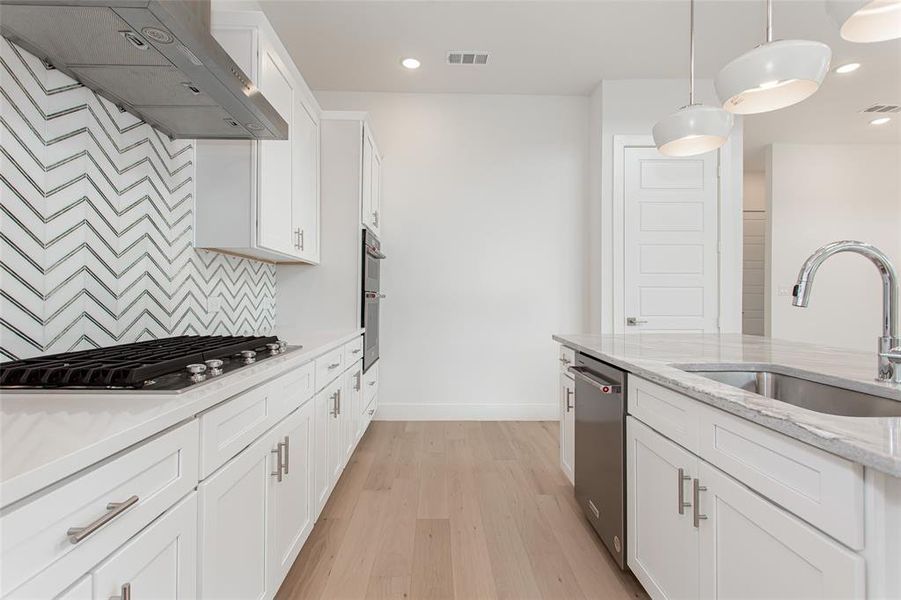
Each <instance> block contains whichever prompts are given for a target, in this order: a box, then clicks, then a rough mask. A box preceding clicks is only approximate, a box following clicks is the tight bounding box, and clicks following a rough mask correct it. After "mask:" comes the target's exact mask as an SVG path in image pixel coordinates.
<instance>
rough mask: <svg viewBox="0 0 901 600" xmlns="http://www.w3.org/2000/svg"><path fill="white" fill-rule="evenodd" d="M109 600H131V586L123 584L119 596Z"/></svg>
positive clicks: (111, 597)
mask: <svg viewBox="0 0 901 600" xmlns="http://www.w3.org/2000/svg"><path fill="white" fill-rule="evenodd" d="M109 600H131V584H130V583H123V584H122V591H121V592H120V594H119V595H118V596H110V598H109Z"/></svg>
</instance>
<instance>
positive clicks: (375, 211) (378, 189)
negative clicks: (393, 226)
mask: <svg viewBox="0 0 901 600" xmlns="http://www.w3.org/2000/svg"><path fill="white" fill-rule="evenodd" d="M370 194H371V201H370V202H371V206H372V209H371V212H372V224H373V228H374V229H375V233H376V235H378V234H380V233H381V228H382V223H381V221H382V157H381V156H380V155H379V152H378V149H376V148H375V147H373V152H372V192H370Z"/></svg>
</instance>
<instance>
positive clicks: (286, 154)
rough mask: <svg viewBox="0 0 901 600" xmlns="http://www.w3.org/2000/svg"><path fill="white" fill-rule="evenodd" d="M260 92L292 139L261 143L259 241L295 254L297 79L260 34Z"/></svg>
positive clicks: (258, 209)
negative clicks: (292, 210) (280, 119)
mask: <svg viewBox="0 0 901 600" xmlns="http://www.w3.org/2000/svg"><path fill="white" fill-rule="evenodd" d="M258 85H259V88H260V91H261V92H262V93H263V95H265V96H266V99H267V100H269V102H270V103H271V104H272V106H273V107H274V108H275V110H277V111H278V113H279V114H280V115H281V116H282V118H284V119H285V121H287V122H288V130H289V133H288V135H289V139H287V140H265V141H261V142H259V165H260V166H259V171H258V175H257V186H258V189H259V198H258V200H257V222H258V227H259V230H258V236H259V238H258V243H259V245H260V246H263V247H264V248H268V249H270V250H274V251H276V252H283V253H285V254H293V253H294V252H295V251H296V248H295V240H294V234H293V231H292V230H291V225H292V220H291V209H292V188H293V185H294V184H293V179H292V176H293V164H294V159H293V156H292V137H291V136H294V122H293V121H294V119H293V115H294V101H295V89H294V80H293V79H292V77H291V74H290V72H289V71H288V69H287V67H286V66H285V64H284V63H283V62H282V60H281V58H280V57H279V56H278V54H276V52H275V49H274V48H273V47H272V45H271V44H270V43H269V41H268V40H267V39H266V37H265V36H263V35H261V36H260V81H259V83H258Z"/></svg>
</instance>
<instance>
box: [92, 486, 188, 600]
mask: <svg viewBox="0 0 901 600" xmlns="http://www.w3.org/2000/svg"><path fill="white" fill-rule="evenodd" d="M93 575H94V598H95V600H107V599H108V598H112V597H114V596H119V597H126V594H124V593H123V590H124V587H125V586H128V587H129V589H130V592H131V594H133V596H134V597H135V598H172V599H173V600H175V599H178V598H196V597H197V494H196V493H195V492H191V494H190V495H188V497H187V498H185V499H184V500H182V502H181V503H179V504H178V505H176V506H175V507H174V508H171V509H169V511H168V512H166V513H164V514H163V516H162V517H160V518H159V519H158V520H156V521H154V522H153V523H152V524H151V525H149V526H148V527H147V528H146V529H144V530H143V531H141V532H140V533H139V534H138V535H136V536H134V537H133V538H131V540H129V541H128V542H127V543H126V544H125V545H124V546H122V547H121V548H120V549H119V550H117V551H116V552H114V553H113V554H112V555H111V556H110V557H109V558H107V559H106V560H105V561H104V562H103V563H101V564H100V566H99V567H97V568H96V569H94V574H93Z"/></svg>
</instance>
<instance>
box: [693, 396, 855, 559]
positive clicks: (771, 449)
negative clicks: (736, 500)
mask: <svg viewBox="0 0 901 600" xmlns="http://www.w3.org/2000/svg"><path fill="white" fill-rule="evenodd" d="M698 409H699V414H700V449H699V455H700V456H701V458H703V459H704V460H706V461H707V462H709V463H711V464H713V465H715V466H717V467H719V468H720V469H722V470H723V471H725V472H727V473H728V474H729V475H731V476H732V477H733V478H735V479H737V480H739V481H741V482H742V483H744V484H745V485H747V486H748V487H750V488H751V489H753V490H755V491H757V492H758V493H760V494H761V495H763V496H765V497H767V498H769V499H770V500H772V501H773V502H775V503H776V504H778V505H780V506H782V507H783V508H785V509H786V510H788V511H790V512H792V513H794V514H795V515H797V516H798V517H800V518H801V519H803V520H805V521H807V522H808V523H810V524H811V525H814V526H816V527H818V528H819V529H821V530H822V531H825V532H826V533H828V534H829V535H831V536H832V537H834V538H835V539H837V540H839V541H840V542H842V543H844V544H846V545H847V546H850V547H851V548H854V549H858V550H859V549H861V548H863V542H864V539H863V535H864V533H863V528H864V522H863V516H864V515H863V512H864V511H863V502H864V498H863V495H864V494H863V467H861V466H860V465H856V464H854V463H852V462H850V461H847V460H845V459H844V458H840V457H838V456H835V455H832V454H829V453H828V452H824V451H823V450H820V449H819V448H814V447H813V446H809V445H807V444H805V443H803V442H799V441H797V440H793V439H791V438H789V437H788V436H785V435H782V434H781V433H777V432H775V431H771V430H769V429H766V428H765V427H761V426H760V425H757V424H755V423H751V422H749V421H746V420H744V419H742V418H740V417H736V416H734V415H730V414H729V413H726V412H723V411H721V410H717V409H715V408H711V407H709V406H702V405H699V406H698Z"/></svg>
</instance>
